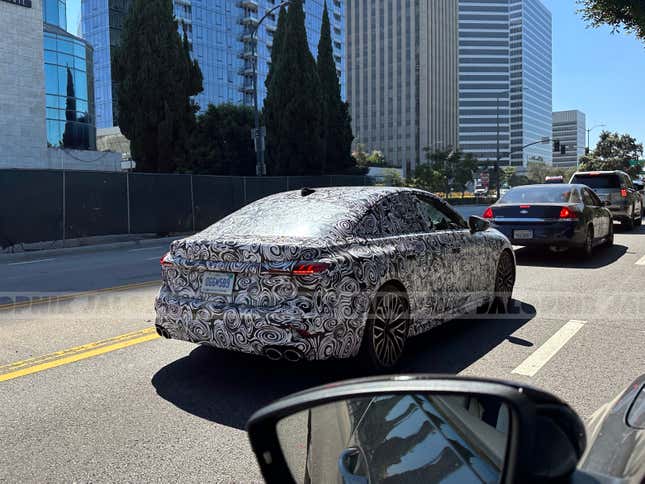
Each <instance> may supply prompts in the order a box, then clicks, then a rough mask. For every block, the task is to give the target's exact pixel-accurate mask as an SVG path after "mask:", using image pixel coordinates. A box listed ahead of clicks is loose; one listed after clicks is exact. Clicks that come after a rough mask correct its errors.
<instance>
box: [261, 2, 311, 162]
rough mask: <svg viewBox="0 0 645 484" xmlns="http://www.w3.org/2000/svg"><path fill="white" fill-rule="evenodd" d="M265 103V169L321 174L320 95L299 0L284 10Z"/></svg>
mask: <svg viewBox="0 0 645 484" xmlns="http://www.w3.org/2000/svg"><path fill="white" fill-rule="evenodd" d="M279 43H280V45H279V48H280V51H279V52H277V53H276V55H277V56H278V57H277V63H276V64H275V65H273V66H272V68H273V72H272V75H271V81H270V83H269V87H268V90H267V98H266V100H265V102H264V115H265V116H264V119H265V121H266V125H267V155H268V157H267V158H268V163H267V167H268V171H269V173H270V174H271V175H313V174H320V173H322V171H323V163H324V144H323V138H322V135H323V133H322V126H323V119H322V117H323V113H322V91H321V87H320V79H319V78H318V72H317V69H316V61H315V60H314V57H313V55H312V54H311V51H310V50H309V44H308V42H307V32H306V29H305V14H304V11H303V8H302V0H294V1H293V2H292V3H291V5H290V6H289V9H288V11H287V17H286V28H285V30H284V36H283V37H282V38H281V39H280V40H279Z"/></svg>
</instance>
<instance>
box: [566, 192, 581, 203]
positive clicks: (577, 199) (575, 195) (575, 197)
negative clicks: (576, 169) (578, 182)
mask: <svg viewBox="0 0 645 484" xmlns="http://www.w3.org/2000/svg"><path fill="white" fill-rule="evenodd" d="M583 196H584V195H583ZM569 203H582V198H581V196H580V192H579V191H578V190H571V196H570V197H569Z"/></svg>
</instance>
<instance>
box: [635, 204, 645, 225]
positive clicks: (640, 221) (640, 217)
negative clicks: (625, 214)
mask: <svg viewBox="0 0 645 484" xmlns="http://www.w3.org/2000/svg"><path fill="white" fill-rule="evenodd" d="M641 225H643V206H642V205H641V211H640V212H639V213H638V217H636V219H635V220H634V226H635V227H640V226H641Z"/></svg>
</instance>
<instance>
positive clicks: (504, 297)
mask: <svg viewBox="0 0 645 484" xmlns="http://www.w3.org/2000/svg"><path fill="white" fill-rule="evenodd" d="M515 272H516V271H515V260H514V259H513V255H512V254H511V253H510V252H508V251H507V250H505V251H503V252H502V254H501V255H500V257H499V261H498V262H497V272H496V273H495V296H494V298H493V304H492V305H491V308H490V309H491V311H489V312H501V313H503V314H504V313H506V312H507V311H508V305H509V303H510V302H511V299H512V297H513V288H514V287H515Z"/></svg>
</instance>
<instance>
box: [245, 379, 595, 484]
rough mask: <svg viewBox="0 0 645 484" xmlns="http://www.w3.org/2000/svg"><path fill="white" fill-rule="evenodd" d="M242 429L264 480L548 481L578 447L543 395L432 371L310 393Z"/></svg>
mask: <svg viewBox="0 0 645 484" xmlns="http://www.w3.org/2000/svg"><path fill="white" fill-rule="evenodd" d="M247 430H248V435H249V439H250V441H251V446H252V448H253V451H254V453H255V456H256V459H257V460H258V463H259V465H260V468H261V470H262V474H263V476H264V479H265V480H266V482H267V483H269V484H272V483H294V482H295V483H305V482H306V483H312V484H315V483H326V482H343V483H357V484H358V483H361V484H362V483H368V482H380V481H382V480H383V479H384V478H386V477H387V479H388V480H390V479H391V480H393V481H397V480H398V479H397V477H398V478H400V479H401V480H405V479H406V478H408V477H409V476H411V475H414V476H415V480H417V481H419V482H439V481H443V480H445V479H449V478H451V477H454V476H455V475H458V476H460V478H459V480H460V481H464V482H467V481H476V482H481V481H485V482H502V483H512V482H532V481H544V480H558V479H564V478H566V477H568V476H570V475H571V474H572V473H573V472H574V470H575V468H576V465H577V463H578V461H579V460H580V458H581V456H582V454H583V452H584V450H585V446H586V435H585V431H584V425H583V423H582V421H581V420H580V418H579V417H578V416H577V415H576V413H575V412H574V411H573V410H572V409H571V408H570V407H569V406H568V405H566V404H565V403H563V402H562V401H561V400H559V399H558V398H557V397H555V396H553V395H551V394H549V393H546V392H543V391H540V390H537V389H534V388H531V387H526V386H524V385H520V384H513V383H506V382H502V381H495V380H484V379H474V378H467V377H455V376H446V377H438V376H435V375H426V376H424V375H397V376H390V377H374V378H363V379H359V380H350V381H347V382H341V383H336V384H333V385H326V386H322V387H318V388H314V389H312V390H308V391H305V392H301V393H297V394H294V395H292V396H289V397H286V398H283V399H282V400H279V401H277V402H275V403H273V404H271V405H269V406H267V407H265V408H263V409H261V410H259V411H258V412H256V413H255V414H254V415H253V416H252V417H251V419H250V420H249V422H248V425H247ZM412 455H414V458H412V457H411V456H412ZM537 456H539V458H536V457H537Z"/></svg>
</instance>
